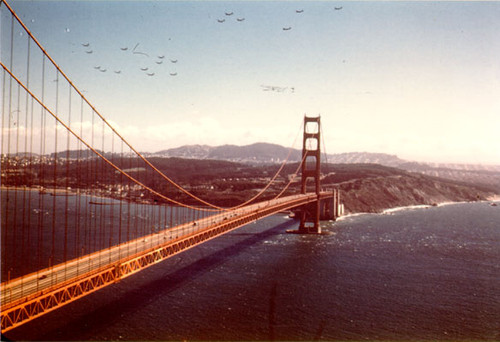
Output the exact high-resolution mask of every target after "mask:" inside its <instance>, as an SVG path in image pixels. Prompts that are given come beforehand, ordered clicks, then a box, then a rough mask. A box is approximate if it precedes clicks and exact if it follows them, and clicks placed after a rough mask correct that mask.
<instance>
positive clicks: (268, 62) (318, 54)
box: [2, 1, 500, 164]
mask: <svg viewBox="0 0 500 342" xmlns="http://www.w3.org/2000/svg"><path fill="white" fill-rule="evenodd" d="M9 4H10V5H11V6H12V7H13V9H14V10H15V11H16V12H17V14H18V15H19V17H20V18H21V20H23V22H24V23H25V24H26V26H27V27H28V28H29V29H30V30H31V31H32V33H33V34H34V36H35V37H36V38H37V39H38V41H39V42H40V43H41V44H42V45H43V46H44V47H45V49H46V50H47V51H48V53H49V54H50V55H51V56H52V58H54V60H55V61H56V62H57V63H58V64H59V65H60V66H61V67H62V69H63V70H64V72H65V73H66V74H67V75H68V76H69V77H70V79H71V80H72V81H73V82H74V83H75V85H76V86H77V87H78V88H79V89H80V90H81V91H83V93H84V94H85V96H86V97H87V98H88V99H89V100H90V102H91V103H92V104H93V105H94V106H95V107H96V108H97V109H98V110H99V111H100V112H101V113H102V114H103V115H104V117H105V118H106V119H107V120H109V122H111V124H112V125H113V126H114V127H115V128H116V129H117V130H118V131H119V132H120V133H121V134H122V135H123V136H124V137H125V138H126V139H127V140H128V141H130V143H131V144H132V145H133V146H134V147H135V148H136V149H137V150H140V151H149V152H156V151H160V150H165V149H169V148H175V147H179V146H182V145H194V144H201V145H211V146H217V145H223V144H234V145H248V144H252V143H255V142H268V143H275V144H280V145H283V146H286V147H290V146H291V144H292V142H293V141H294V139H295V138H296V137H297V135H299V137H298V138H297V139H296V143H295V145H294V146H293V147H295V148H300V144H301V136H300V134H301V133H300V131H299V128H300V125H301V123H302V120H303V116H304V115H305V114H307V115H308V116H317V115H321V118H322V130H323V134H324V141H325V145H326V152H327V153H329V154H335V153H344V152H373V153H387V154H395V155H397V156H398V157H400V158H402V159H406V160H416V161H429V162H443V163H483V164H500V138H499V134H498V132H499V131H500V96H499V94H500V21H499V20H498V18H500V2H472V1H471V2H467V1H463V2H462V1H461V2H433V1H425V2H420V1H415V2H391V1H389V2H381V1H373V2H330V1H312V2H302V1H276V2H275V1H273V2H268V1H254V2H247V1H215V2H210V1H209V2H205V1H203V2H202V1H179V2H171V1H152V2H149V1H124V2H117V1H95V2H86V1H85V2H84V1H34V2H32V1H9ZM3 25H4V24H2V27H3Z"/></svg>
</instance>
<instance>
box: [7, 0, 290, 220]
mask: <svg viewBox="0 0 500 342" xmlns="http://www.w3.org/2000/svg"><path fill="white" fill-rule="evenodd" d="M2 2H5V1H4V0H2ZM5 5H6V7H7V8H8V9H9V11H10V12H11V14H12V15H13V17H14V18H16V20H17V22H18V23H19V24H20V25H21V26H22V27H23V29H24V30H25V31H26V33H27V34H28V35H29V37H30V38H31V39H33V41H34V42H35V43H36V44H37V46H38V47H39V48H40V49H41V51H42V52H43V54H44V55H45V56H46V57H47V58H48V59H49V60H50V62H51V63H52V64H53V65H54V67H55V68H56V69H57V71H58V72H59V73H60V74H61V75H62V76H63V77H64V78H65V79H66V81H67V82H68V84H69V85H70V86H71V87H72V88H73V89H74V90H75V91H76V92H77V93H78V95H79V96H80V97H81V98H82V99H83V100H84V101H85V102H86V103H87V105H88V106H89V107H90V108H91V109H92V110H93V112H94V113H95V114H96V115H97V116H98V117H99V118H100V119H101V120H102V121H103V122H104V123H105V124H106V125H107V126H108V127H109V128H110V129H111V131H112V132H113V133H114V134H116V135H117V136H118V137H119V138H120V139H121V140H122V141H123V142H124V143H125V144H126V145H127V146H128V147H129V148H130V149H131V151H133V152H134V153H135V154H136V155H137V156H138V157H139V158H140V159H141V160H143V161H144V162H145V163H146V165H148V166H149V167H150V168H152V169H153V170H154V171H155V172H157V173H158V174H159V175H160V176H161V177H162V178H164V179H165V180H166V181H168V182H169V183H170V184H172V185H173V186H174V187H175V188H177V189H178V190H180V191H181V192H183V193H185V194H187V195H188V196H190V197H191V198H193V199H195V200H197V201H199V202H200V203H202V204H205V205H207V206H209V207H212V208H214V209H217V210H224V211H230V210H233V209H235V208H239V207H241V206H244V205H245V204H248V203H250V202H251V201H253V200H255V199H256V198H257V197H259V196H260V195H261V194H262V193H263V192H264V191H265V190H267V189H268V188H269V186H270V185H271V183H272V182H274V180H275V179H276V177H277V176H278V174H279V172H281V170H282V169H283V167H284V164H286V162H287V160H288V157H289V156H290V154H291V148H290V152H289V156H288V157H287V159H286V160H285V162H284V163H283V165H282V167H281V168H280V170H279V171H278V172H277V174H276V175H275V177H273V179H272V180H271V181H270V183H269V184H268V185H267V186H266V187H265V190H263V191H261V192H260V193H259V194H257V195H256V196H255V197H254V198H252V199H250V200H248V201H246V202H245V203H242V204H240V205H237V206H235V207H232V208H223V207H220V206H217V205H214V204H212V203H209V202H207V201H205V200H203V199H201V198H199V197H198V196H196V195H194V194H192V193H191V192H189V191H188V190H186V189H184V188H183V187H182V186H180V185H179V184H177V183H176V182H174V181H173V180H172V179H170V178H169V177H168V176H167V175H165V174H164V173H163V172H161V171H160V170H159V169H158V168H156V167H155V166H154V165H153V164H151V162H149V160H147V158H145V157H144V156H143V155H142V154H141V153H140V152H138V151H137V150H136V149H135V148H134V147H133V146H132V145H131V144H130V143H129V142H128V141H127V140H126V139H125V138H124V137H123V136H122V135H120V134H119V133H118V131H116V129H115V128H114V127H113V126H112V125H111V124H110V123H109V122H108V121H107V120H106V119H105V118H104V117H103V116H102V115H101V114H100V112H99V111H98V110H97V109H96V108H95V107H94V106H93V105H92V104H91V103H90V102H89V101H88V100H87V98H86V97H85V96H84V95H83V94H82V92H80V90H79V89H78V88H77V87H76V86H75V85H74V83H73V82H72V81H71V80H70V79H69V77H68V76H67V75H66V74H65V73H64V72H63V71H62V69H61V68H60V67H59V65H58V64H57V63H56V62H55V61H54V60H53V59H52V58H51V57H50V55H49V54H48V53H47V51H46V50H45V49H44V48H43V47H42V45H41V44H40V43H39V42H38V40H37V39H36V38H35V37H34V36H33V34H32V33H31V32H30V30H29V29H28V28H27V27H26V26H25V25H24V23H23V22H22V21H21V19H20V18H19V17H18V16H17V14H16V13H15V12H14V11H13V9H12V8H11V7H10V6H9V5H8V3H7V2H5ZM294 144H295V142H294ZM180 205H183V204H180ZM183 206H184V205H183ZM186 207H190V206H186Z"/></svg>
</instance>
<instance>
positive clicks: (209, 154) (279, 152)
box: [149, 143, 302, 164]
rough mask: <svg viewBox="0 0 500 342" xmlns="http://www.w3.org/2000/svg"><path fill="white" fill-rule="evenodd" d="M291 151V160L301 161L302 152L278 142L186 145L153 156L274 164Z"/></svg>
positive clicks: (283, 158)
mask: <svg viewBox="0 0 500 342" xmlns="http://www.w3.org/2000/svg"><path fill="white" fill-rule="evenodd" d="M289 153H291V155H290V158H289V160H290V161H299V160H300V159H301V154H302V152H301V151H299V150H297V149H292V151H291V152H290V149H288V148H285V147H283V146H280V145H276V144H268V143H255V144H251V145H246V146H236V145H222V146H207V145H185V146H181V147H177V148H172V149H168V150H162V151H158V152H156V153H152V154H150V155H149V156H152V157H178V158H188V159H215V160H227V161H232V162H239V163H251V164H274V163H281V162H283V161H284V160H285V159H286V158H287V156H288V154H289Z"/></svg>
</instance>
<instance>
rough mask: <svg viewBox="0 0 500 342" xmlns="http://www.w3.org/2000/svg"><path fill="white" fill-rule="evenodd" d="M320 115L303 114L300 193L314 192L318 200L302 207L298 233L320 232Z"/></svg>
mask: <svg viewBox="0 0 500 342" xmlns="http://www.w3.org/2000/svg"><path fill="white" fill-rule="evenodd" d="M320 125H321V117H320V116H318V117H308V116H307V115H306V116H304V141H303V144H302V160H303V162H302V177H301V183H302V184H301V191H300V192H301V194H305V193H308V192H314V193H316V196H318V200H317V201H315V202H312V203H310V204H308V205H306V206H305V207H303V209H302V212H301V215H300V226H299V229H298V231H297V233H299V234H320V233H321V227H320V225H319V220H320V206H321V203H320V190H321V188H320V176H321V172H320V167H321V148H320V146H321V144H320V142H321V140H320V132H321V126H320Z"/></svg>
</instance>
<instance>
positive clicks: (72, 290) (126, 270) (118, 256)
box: [1, 193, 331, 332]
mask: <svg viewBox="0 0 500 342" xmlns="http://www.w3.org/2000/svg"><path fill="white" fill-rule="evenodd" d="M319 197H320V198H321V199H323V198H327V197H331V193H322V194H320V196H319ZM317 200H318V196H317V195H316V194H303V195H293V196H287V197H283V198H279V199H275V200H269V201H264V202H260V203H256V204H251V205H248V206H245V207H242V208H238V209H234V210H231V211H225V212H221V213H219V214H216V215H212V216H209V217H206V218H203V219H200V220H197V221H191V222H189V223H186V224H182V225H179V226H176V227H172V228H167V229H164V230H161V231H159V232H157V233H152V234H149V235H147V236H144V237H141V238H137V239H135V240H132V241H129V242H125V243H122V244H120V245H117V246H113V247H111V248H108V249H105V250H102V251H99V252H95V253H92V254H89V255H86V256H83V257H80V258H78V259H74V260H70V261H67V262H64V263H61V264H59V265H56V266H53V267H50V268H47V269H43V270H40V271H38V272H35V273H31V274H28V275H26V276H22V277H20V278H16V279H13V280H11V281H9V282H4V283H2V284H1V306H2V313H1V315H2V332H5V331H8V330H10V329H12V328H14V327H16V326H18V325H21V324H23V323H24V322H26V321H29V320H31V319H34V318H36V317H38V316H40V315H41V314H43V313H46V312H49V311H52V310H54V309H56V308H57V307H60V306H62V305H64V304H67V303H69V302H71V301H73V300H76V299H78V298H79V297H81V296H83V295H86V294H88V293H91V292H94V291H96V290H98V289H99V288H101V287H103V286H106V285H109V284H111V283H114V282H116V281H118V280H120V279H122V278H125V277H126V276H129V275H131V274H133V273H135V272H137V271H140V270H141V269H143V268H145V267H148V266H150V265H152V264H154V263H157V262H159V261H162V260H164V259H165V258H168V257H170V256H172V255H174V254H177V253H180V252H182V251H183V250H186V249H188V248H191V247H194V246H196V245H198V244H200V243H203V242H205V241H207V240H209V239H212V238H214V237H217V236H219V235H222V234H224V233H226V232H228V231H231V230H234V229H236V228H238V227H241V226H243V225H246V224H248V223H250V222H252V221H256V220H258V219H260V218H263V217H266V216H269V215H272V214H275V213H277V212H279V211H281V210H288V209H291V208H294V207H298V206H301V205H304V204H307V203H310V202H314V201H317Z"/></svg>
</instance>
